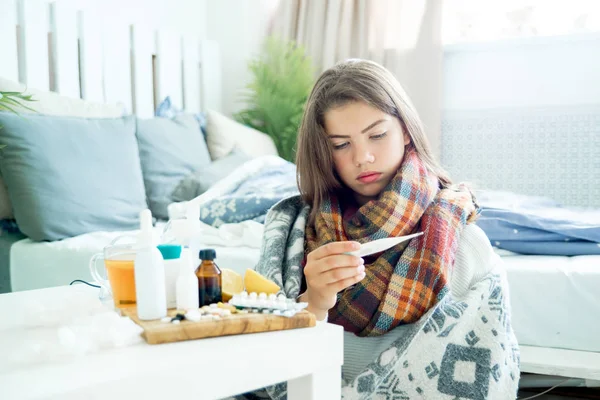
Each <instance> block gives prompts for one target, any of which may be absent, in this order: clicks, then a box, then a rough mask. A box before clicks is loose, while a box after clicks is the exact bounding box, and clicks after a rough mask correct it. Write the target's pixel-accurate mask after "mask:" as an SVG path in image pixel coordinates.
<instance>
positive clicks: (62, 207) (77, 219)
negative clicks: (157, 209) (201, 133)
mask: <svg viewBox="0 0 600 400" xmlns="http://www.w3.org/2000/svg"><path fill="white" fill-rule="evenodd" d="M0 127H1V128H0V144H1V145H6V147H5V148H4V149H3V150H2V157H0V169H1V171H2V175H3V176H4V179H5V181H6V184H7V187H8V192H9V195H10V200H11V203H12V204H13V208H14V211H15V219H16V221H17V224H18V226H19V229H20V230H21V231H22V232H23V233H24V234H26V235H27V236H29V238H31V239H32V240H36V241H40V240H57V239H63V238H67V237H72V236H76V235H80V234H83V233H87V232H92V231H115V230H129V229H136V228H137V227H138V226H139V225H138V224H139V223H138V214H139V212H140V211H141V210H142V209H144V208H146V199H145V194H144V182H143V179H142V171H141V168H140V160H139V156H138V148H137V142H136V140H135V119H134V118H132V117H124V118H114V119H113V118H110V119H86V118H76V117H55V116H45V115H36V114H29V115H27V116H17V115H14V114H10V113H2V112H0Z"/></svg>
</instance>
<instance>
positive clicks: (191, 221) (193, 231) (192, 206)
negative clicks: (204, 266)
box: [185, 200, 202, 265]
mask: <svg viewBox="0 0 600 400" xmlns="http://www.w3.org/2000/svg"><path fill="white" fill-rule="evenodd" d="M185 219H186V222H187V224H186V225H187V231H188V244H187V245H188V247H189V248H190V253H191V256H192V263H193V264H194V265H198V264H199V263H200V257H199V253H200V239H201V231H202V223H201V222H200V205H199V204H198V202H196V201H195V200H191V201H189V202H188V203H187V207H186V211H185Z"/></svg>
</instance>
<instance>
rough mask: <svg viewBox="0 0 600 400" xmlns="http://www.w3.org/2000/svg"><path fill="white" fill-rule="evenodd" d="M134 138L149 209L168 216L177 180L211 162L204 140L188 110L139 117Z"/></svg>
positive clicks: (154, 213)
mask: <svg viewBox="0 0 600 400" xmlns="http://www.w3.org/2000/svg"><path fill="white" fill-rule="evenodd" d="M137 139H138V146H139V149H140V160H141V163H142V172H143V175H144V183H145V186H146V195H147V196H148V202H149V205H150V210H151V211H152V215H154V216H155V217H157V218H162V219H168V218H169V213H168V210H167V207H168V206H169V204H170V203H172V202H173V199H172V196H171V194H172V193H173V190H175V188H176V187H177V185H178V184H179V182H180V181H181V180H182V179H184V178H185V177H187V176H188V175H190V174H191V173H192V172H194V171H198V170H200V169H201V168H203V167H206V166H208V165H209V164H210V163H211V159H210V154H209V153H208V148H207V146H206V142H205V140H204V137H203V136H202V134H201V133H200V131H199V130H198V124H197V122H196V120H195V119H194V117H193V116H192V115H191V114H180V115H178V116H176V117H174V118H151V119H138V124H137Z"/></svg>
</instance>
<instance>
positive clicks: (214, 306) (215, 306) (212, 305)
mask: <svg viewBox="0 0 600 400" xmlns="http://www.w3.org/2000/svg"><path fill="white" fill-rule="evenodd" d="M217 307H218V306H217V304H216V303H212V304H211V305H210V308H217Z"/></svg>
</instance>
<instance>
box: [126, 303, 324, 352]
mask: <svg viewBox="0 0 600 400" xmlns="http://www.w3.org/2000/svg"><path fill="white" fill-rule="evenodd" d="M121 314H122V315H123V316H126V317H129V318H131V319H132V320H133V321H134V322H135V323H136V324H138V325H139V326H141V327H142V329H144V332H143V333H142V337H143V338H144V340H146V342H147V343H149V344H161V343H171V342H180V341H183V340H194V339H204V338H210V337H217V336H228V335H243V334H246V333H258V332H270V331H282V330H287V329H297V328H308V327H313V326H315V325H316V319H315V316H314V314H312V313H310V312H308V311H306V310H302V311H300V312H298V313H297V314H296V315H294V316H293V317H283V316H279V315H273V314H257V313H256V314H255V313H248V314H231V315H229V316H224V317H221V319H220V320H216V321H215V320H203V321H198V322H192V321H188V320H183V321H181V322H180V323H179V324H173V323H167V322H162V321H161V320H151V321H140V320H139V319H138V317H137V308H136V307H129V308H124V309H122V310H121ZM176 314H177V310H174V309H173V310H169V311H168V316H170V317H174V316H175V315H176Z"/></svg>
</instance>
